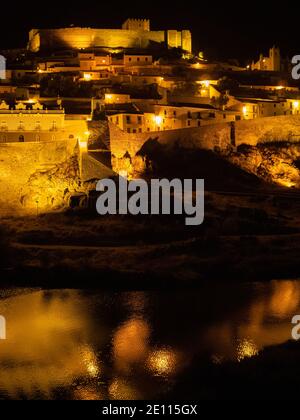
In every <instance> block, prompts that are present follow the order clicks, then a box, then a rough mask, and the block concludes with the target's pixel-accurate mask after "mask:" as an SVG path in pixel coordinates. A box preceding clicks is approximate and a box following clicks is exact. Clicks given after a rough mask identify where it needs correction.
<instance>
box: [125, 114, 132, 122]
mask: <svg viewBox="0 0 300 420" xmlns="http://www.w3.org/2000/svg"><path fill="white" fill-rule="evenodd" d="M126 123H127V124H130V123H131V118H130V115H126Z"/></svg>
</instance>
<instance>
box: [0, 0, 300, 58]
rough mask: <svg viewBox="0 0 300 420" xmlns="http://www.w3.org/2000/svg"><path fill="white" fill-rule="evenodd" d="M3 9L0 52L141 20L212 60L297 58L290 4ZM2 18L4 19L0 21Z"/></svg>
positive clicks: (50, 4)
mask: <svg viewBox="0 0 300 420" xmlns="http://www.w3.org/2000/svg"><path fill="white" fill-rule="evenodd" d="M10 4H11V6H10V5H9V3H8V5H7V4H6V5H5V10H4V11H3V12H4V13H3V14H2V16H1V17H2V19H1V24H0V48H11V47H23V46H25V45H26V42H27V37H28V30H29V29H30V28H32V27H36V28H46V27H64V26H69V25H71V24H74V25H77V26H92V27H103V28H110V27H111V28H115V27H120V25H121V23H122V22H123V21H124V20H126V18H127V17H145V18H150V19H151V21H152V29H185V28H190V29H191V30H192V33H193V45H194V48H195V49H196V50H202V51H204V52H206V53H207V54H208V55H209V56H210V57H215V58H225V57H227V58H240V59H247V58H248V57H250V58H252V57H253V56H254V57H256V56H258V53H259V52H260V51H261V50H263V51H267V49H268V48H269V47H270V46H272V44H274V43H275V44H277V45H279V46H280V47H281V49H282V52H283V54H289V55H294V54H300V42H299V39H298V38H300V34H299V22H298V21H299V16H298V13H297V9H296V8H295V3H293V2H292V1H285V2H284V3H283V5H280V6H279V5H277V4H276V3H275V2H274V1H272V2H271V1H267V2H266V1H263V0H261V1H259V2H258V1H256V0H253V1H242V0H241V1H239V2H232V1H230V2H226V1H223V2H222V3H220V4H218V3H217V2H214V1H213V0H210V1H209V0H206V1H201V0H198V1H194V0H192V1H183V0H182V1H181V2H178V1H175V2H174V1H173V2H171V1H169V0H165V1H164V0H161V1H157V0H152V1H151V0H150V1H149V2H147V1H145V0H142V1H141V2H133V1H123V2H122V3H121V4H120V3H119V2H114V1H113V0H110V1H109V0H105V1H103V0H98V1H92V0H91V1H88V2H86V1H82V2H81V4H82V6H80V5H79V4H78V3H75V1H73V2H68V1H60V2H58V1H56V0H54V1H50V0H48V1H45V2H42V1H40V2H36V1H26V2H24V3H23V4H22V3H19V2H18V3H17V2H11V3H10ZM3 16H5V19H4V20H3Z"/></svg>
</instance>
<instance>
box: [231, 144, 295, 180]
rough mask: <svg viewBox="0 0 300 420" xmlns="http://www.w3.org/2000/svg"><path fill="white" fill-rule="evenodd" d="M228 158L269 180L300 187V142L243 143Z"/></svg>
mask: <svg viewBox="0 0 300 420" xmlns="http://www.w3.org/2000/svg"><path fill="white" fill-rule="evenodd" d="M228 159H229V160H230V161H231V162H232V163H234V164H235V165H237V166H239V167H241V168H242V169H244V170H246V171H247V172H250V173H253V174H255V175H257V176H259V177H260V178H262V179H264V180H265V181H267V182H270V183H274V184H278V185H282V186H286V187H297V188H300V171H299V169H298V168H299V159H300V143H288V142H276V143H275V142H274V143H260V144H258V145H257V146H247V145H241V146H239V147H238V149H237V151H236V152H231V153H230V154H229V156H228Z"/></svg>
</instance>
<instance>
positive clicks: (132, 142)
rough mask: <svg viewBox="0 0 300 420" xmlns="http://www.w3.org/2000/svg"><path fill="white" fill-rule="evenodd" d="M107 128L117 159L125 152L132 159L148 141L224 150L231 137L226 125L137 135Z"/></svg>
mask: <svg viewBox="0 0 300 420" xmlns="http://www.w3.org/2000/svg"><path fill="white" fill-rule="evenodd" d="M109 128H110V145H111V152H112V154H113V155H114V156H115V157H117V158H121V157H123V156H124V155H125V154H126V152H127V153H129V154H130V156H132V157H134V156H135V155H136V154H137V152H138V151H139V150H140V149H141V148H142V146H143V145H144V144H145V143H146V142H147V140H149V139H157V140H158V142H159V143H161V144H178V145H180V146H182V147H186V148H201V149H210V150H213V149H214V148H215V147H218V148H220V149H225V148H226V147H228V145H229V144H230V135H231V126H230V124H228V123H222V124H214V125H210V126H203V127H200V128H183V129H179V130H166V131H155V132H150V133H139V134H127V133H124V132H123V131H121V130H120V129H119V128H118V127H116V126H115V125H114V124H110V127H109Z"/></svg>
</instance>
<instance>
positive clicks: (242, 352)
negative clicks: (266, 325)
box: [237, 338, 258, 362]
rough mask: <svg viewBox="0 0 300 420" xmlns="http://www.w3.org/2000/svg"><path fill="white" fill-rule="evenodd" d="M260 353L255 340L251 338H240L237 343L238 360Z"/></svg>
mask: <svg viewBox="0 0 300 420" xmlns="http://www.w3.org/2000/svg"><path fill="white" fill-rule="evenodd" d="M257 355H258V348H257V347H256V345H255V344H254V342H253V341H252V340H250V339H247V338H245V339H243V340H238V345H237V360H238V361H239V362H240V361H241V360H243V359H246V358H248V357H253V356H257Z"/></svg>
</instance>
